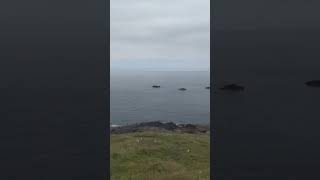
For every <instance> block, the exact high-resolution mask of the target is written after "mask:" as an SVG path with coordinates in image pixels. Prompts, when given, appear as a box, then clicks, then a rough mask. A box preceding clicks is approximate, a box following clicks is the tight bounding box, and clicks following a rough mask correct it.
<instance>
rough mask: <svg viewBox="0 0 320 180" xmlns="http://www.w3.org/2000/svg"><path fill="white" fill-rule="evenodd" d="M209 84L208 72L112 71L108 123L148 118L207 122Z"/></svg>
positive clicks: (179, 121) (176, 121)
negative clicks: (158, 86)
mask: <svg viewBox="0 0 320 180" xmlns="http://www.w3.org/2000/svg"><path fill="white" fill-rule="evenodd" d="M209 84H210V72H208V71H111V77H110V115H111V119H110V121H111V125H125V124H134V123H139V122H148V121H164V122H175V123H195V124H209V121H210V90H208V89H205V87H207V86H210V85H209ZM153 85H160V86H161V87H160V88H152V86H153ZM179 88H186V89H187V90H186V91H179V90H178V89H179Z"/></svg>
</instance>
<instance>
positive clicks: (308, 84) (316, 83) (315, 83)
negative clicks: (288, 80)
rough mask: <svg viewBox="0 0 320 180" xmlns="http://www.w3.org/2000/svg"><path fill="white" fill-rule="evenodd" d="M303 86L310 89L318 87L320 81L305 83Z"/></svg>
mask: <svg viewBox="0 0 320 180" xmlns="http://www.w3.org/2000/svg"><path fill="white" fill-rule="evenodd" d="M304 84H305V85H307V86H311V87H320V80H312V81H307V82H305V83H304Z"/></svg>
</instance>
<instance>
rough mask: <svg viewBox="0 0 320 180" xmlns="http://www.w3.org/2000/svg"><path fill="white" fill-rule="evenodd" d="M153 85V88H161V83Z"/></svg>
mask: <svg viewBox="0 0 320 180" xmlns="http://www.w3.org/2000/svg"><path fill="white" fill-rule="evenodd" d="M152 87H153V88H160V86H159V85H153V86H152Z"/></svg>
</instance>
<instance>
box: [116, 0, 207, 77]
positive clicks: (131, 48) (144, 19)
mask: <svg viewBox="0 0 320 180" xmlns="http://www.w3.org/2000/svg"><path fill="white" fill-rule="evenodd" d="M209 65H210V0H196V1H195V0H111V71H113V70H120V69H126V70H130V69H132V70H136V69H139V70H141V69H142V70H208V69H209Z"/></svg>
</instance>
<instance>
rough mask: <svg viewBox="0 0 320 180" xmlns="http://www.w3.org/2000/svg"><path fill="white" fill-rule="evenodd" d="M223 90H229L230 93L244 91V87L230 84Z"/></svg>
mask: <svg viewBox="0 0 320 180" xmlns="http://www.w3.org/2000/svg"><path fill="white" fill-rule="evenodd" d="M220 89H221V90H229V91H243V90H244V87H243V86H240V85H237V84H228V85H225V86H223V87H222V88H220Z"/></svg>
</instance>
